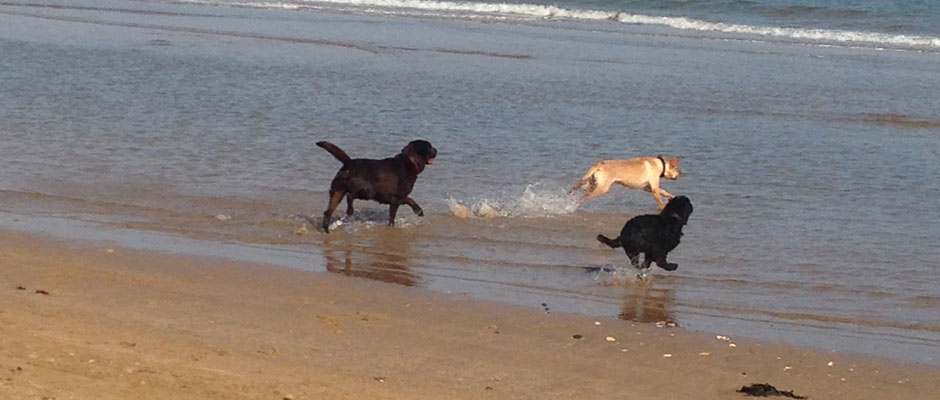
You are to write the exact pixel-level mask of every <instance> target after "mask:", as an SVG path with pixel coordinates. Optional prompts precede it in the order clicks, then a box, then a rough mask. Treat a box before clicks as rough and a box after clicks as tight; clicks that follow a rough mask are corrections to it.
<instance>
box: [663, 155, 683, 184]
mask: <svg viewBox="0 0 940 400" xmlns="http://www.w3.org/2000/svg"><path fill="white" fill-rule="evenodd" d="M658 158H659V159H660V160H663V165H665V166H666V167H665V169H664V170H663V178H666V179H672V180H676V179H679V175H682V171H679V157H673V158H666V156H664V155H662V154H660V155H659V157H658Z"/></svg>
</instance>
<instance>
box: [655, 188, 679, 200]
mask: <svg viewBox="0 0 940 400" xmlns="http://www.w3.org/2000/svg"><path fill="white" fill-rule="evenodd" d="M656 190H658V191H659V194H660V195H662V196H664V197H665V198H666V199H668V200H672V199H674V198H676V196H673V195H672V193H669V192H667V191H666V190H665V189H663V188H656Z"/></svg>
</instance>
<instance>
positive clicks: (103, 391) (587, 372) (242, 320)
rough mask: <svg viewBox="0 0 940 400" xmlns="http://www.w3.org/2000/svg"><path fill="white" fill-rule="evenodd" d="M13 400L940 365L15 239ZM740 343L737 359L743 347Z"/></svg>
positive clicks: (446, 388)
mask: <svg viewBox="0 0 940 400" xmlns="http://www.w3.org/2000/svg"><path fill="white" fill-rule="evenodd" d="M0 244H2V246H0V280H2V282H3V285H2V287H0V398H4V399H30V398H35V399H40V398H42V399H52V398H55V399H126V398H135V399H246V398H248V399H445V398H448V399H475V398H504V399H509V398H532V399H609V398H620V399H693V398H694V399H733V398H743V397H745V396H744V395H743V394H740V393H736V392H735V391H736V390H737V389H739V388H740V387H741V386H742V385H748V384H752V383H764V382H766V383H770V384H772V385H774V386H776V387H777V388H778V389H781V390H793V391H794V393H795V394H797V395H801V396H808V397H809V398H813V399H881V400H890V399H928V398H932V397H933V396H935V395H936V393H938V392H940V369H938V368H935V367H928V366H921V365H914V364H901V363H897V362H894V361H885V360H880V359H876V358H862V357H858V356H849V355H843V354H837V353H830V352H823V351H818V350H809V349H803V348H798V347H792V346H789V345H782V344H775V343H759V342H753V341H747V340H738V339H737V338H734V337H730V338H727V340H722V339H724V338H721V339H719V338H716V334H717V335H720V334H721V332H716V333H714V334H704V333H692V332H687V331H684V330H683V329H682V328H670V327H661V328H660V327H657V326H656V325H655V324H641V323H632V322H629V321H622V320H617V319H613V318H602V319H597V318H591V317H588V316H584V315H573V314H563V313H555V312H553V311H551V310H548V311H545V310H535V309H530V308H522V307H514V306H507V305H504V304H499V303H492V302H484V301H479V300H471V299H469V298H468V297H467V296H465V295H463V294H459V293H451V294H446V293H435V292H432V291H429V290H426V289H420V288H410V287H403V286H398V285H388V284H383V283H379V282H374V281H370V280H366V279H358V278H350V277H347V276H343V275H339V274H329V273H313V272H305V271H297V270H292V269H289V268H277V267H271V266H265V265H255V264H246V263H238V262H233V261H227V260H219V259H210V258H199V257H194V256H180V255H174V254H168V253H158V252H145V251H139V250H130V249H124V248H110V247H108V245H107V244H105V243H95V242H83V241H63V240H61V239H55V238H51V237H47V236H42V235H35V234H23V233H18V232H12V231H4V232H2V233H0ZM732 344H733V345H734V346H732Z"/></svg>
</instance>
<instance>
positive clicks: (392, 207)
mask: <svg viewBox="0 0 940 400" xmlns="http://www.w3.org/2000/svg"><path fill="white" fill-rule="evenodd" d="M398 206H399V203H392V204H389V206H388V226H395V214H398Z"/></svg>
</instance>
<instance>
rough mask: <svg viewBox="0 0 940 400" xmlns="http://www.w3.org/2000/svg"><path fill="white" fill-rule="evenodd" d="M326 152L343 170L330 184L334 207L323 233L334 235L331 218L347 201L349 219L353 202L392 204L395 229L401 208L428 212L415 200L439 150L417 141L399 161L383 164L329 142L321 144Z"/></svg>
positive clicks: (327, 214)
mask: <svg viewBox="0 0 940 400" xmlns="http://www.w3.org/2000/svg"><path fill="white" fill-rule="evenodd" d="M317 146H320V147H322V148H324V149H326V151H328V152H330V154H332V155H333V157H336V159H337V160H339V161H340V162H341V163H343V167H342V168H340V169H339V171H338V172H337V173H336V177H334V178H333V182H332V183H330V204H329V206H327V208H326V211H324V212H323V231H324V232H329V231H330V217H332V215H333V211H334V210H336V207H337V206H339V202H340V201H342V200H343V197H344V196H345V197H346V206H347V208H346V215H352V213H353V200H355V199H361V200H375V201H377V202H379V203H382V204H388V205H389V209H388V225H389V226H394V225H395V214H396V213H397V212H398V206H399V205H401V204H407V205H409V206H411V209H412V210H413V211H414V212H415V214H418V215H419V216H424V211H422V210H421V207H420V206H418V203H416V202H415V201H414V199H412V198H411V197H408V195H409V194H411V189H412V188H414V185H415V181H417V180H418V174H420V173H421V172H422V171H424V167H425V166H426V165H428V164H434V158H435V157H437V149H435V148H434V146H431V143H430V142H428V141H426V140H414V141H412V142H411V143H408V145H407V146H405V148H403V149H401V153H399V154H398V155H396V156H395V157H391V158H386V159H383V160H373V159H368V158H355V159H354V158H350V157H349V155H347V154H346V152H345V151H343V150H342V149H340V148H339V147H336V145H334V144H333V143H330V142H327V141H325V140H324V141H321V142H317Z"/></svg>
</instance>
